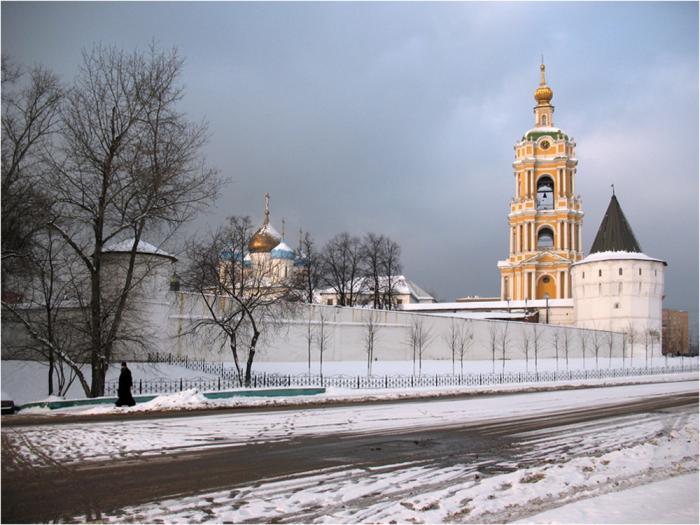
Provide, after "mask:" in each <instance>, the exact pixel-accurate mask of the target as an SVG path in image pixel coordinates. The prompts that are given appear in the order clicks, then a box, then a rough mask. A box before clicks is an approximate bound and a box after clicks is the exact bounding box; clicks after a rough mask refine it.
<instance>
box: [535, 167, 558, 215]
mask: <svg viewBox="0 0 700 525" xmlns="http://www.w3.org/2000/svg"><path fill="white" fill-rule="evenodd" d="M536 201H537V209H538V210H553V209H554V181H553V180H552V177H550V176H549V175H543V176H542V177H540V178H539V179H537V197H536Z"/></svg>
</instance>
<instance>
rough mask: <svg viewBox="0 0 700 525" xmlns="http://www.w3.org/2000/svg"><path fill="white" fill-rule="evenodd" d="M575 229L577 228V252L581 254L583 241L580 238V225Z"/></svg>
mask: <svg viewBox="0 0 700 525" xmlns="http://www.w3.org/2000/svg"><path fill="white" fill-rule="evenodd" d="M576 227H577V228H578V252H579V253H582V252H583V239H582V238H581V223H580V222H579V223H578V224H577V225H576Z"/></svg>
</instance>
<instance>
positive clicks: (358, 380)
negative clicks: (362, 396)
mask: <svg viewBox="0 0 700 525" xmlns="http://www.w3.org/2000/svg"><path fill="white" fill-rule="evenodd" d="M356 388H357V390H359V389H360V376H357V387H356Z"/></svg>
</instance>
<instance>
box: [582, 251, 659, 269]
mask: <svg viewBox="0 0 700 525" xmlns="http://www.w3.org/2000/svg"><path fill="white" fill-rule="evenodd" d="M616 260H618V261H622V260H637V261H655V262H660V263H663V264H664V265H665V264H666V262H665V261H662V260H661V259H655V258H653V257H649V256H648V255H647V254H645V253H642V252H626V251H607V252H595V253H591V254H589V255H588V256H586V257H585V258H584V259H581V260H580V261H578V262H575V263H574V264H573V265H576V264H583V263H589V262H598V261H616ZM573 265H572V266H573Z"/></svg>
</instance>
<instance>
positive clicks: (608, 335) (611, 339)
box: [605, 331, 615, 368]
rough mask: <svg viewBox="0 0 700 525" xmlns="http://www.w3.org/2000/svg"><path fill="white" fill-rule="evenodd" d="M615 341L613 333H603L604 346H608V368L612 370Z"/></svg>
mask: <svg viewBox="0 0 700 525" xmlns="http://www.w3.org/2000/svg"><path fill="white" fill-rule="evenodd" d="M614 341H615V339H614V336H613V333H612V332H610V331H607V332H605V344H606V345H607V346H608V368H612V355H613V343H614Z"/></svg>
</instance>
